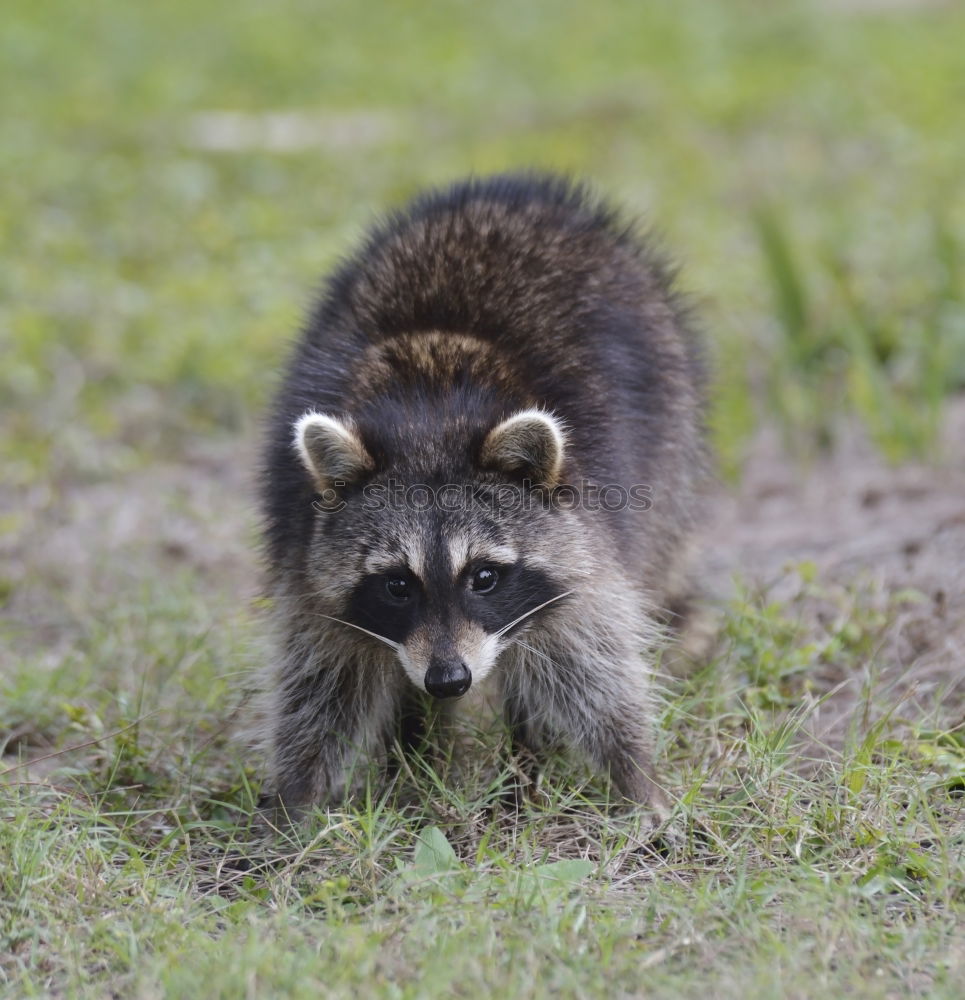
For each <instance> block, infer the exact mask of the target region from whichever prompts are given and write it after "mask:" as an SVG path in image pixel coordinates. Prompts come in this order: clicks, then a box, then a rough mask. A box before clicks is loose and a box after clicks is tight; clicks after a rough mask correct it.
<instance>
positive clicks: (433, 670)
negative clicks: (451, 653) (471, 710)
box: [425, 659, 472, 698]
mask: <svg viewBox="0 0 965 1000" xmlns="http://www.w3.org/2000/svg"><path fill="white" fill-rule="evenodd" d="M471 684H472V673H471V672H470V670H469V667H467V666H466V664H465V663H463V662H462V660H438V659H432V660H430V661H429V669H428V670H427V671H426V677H425V685H426V691H428V692H429V694H431V695H432V697H433V698H458V697H459V695H461V694H465V693H466V692H467V691H468V690H469V687H470V685H471Z"/></svg>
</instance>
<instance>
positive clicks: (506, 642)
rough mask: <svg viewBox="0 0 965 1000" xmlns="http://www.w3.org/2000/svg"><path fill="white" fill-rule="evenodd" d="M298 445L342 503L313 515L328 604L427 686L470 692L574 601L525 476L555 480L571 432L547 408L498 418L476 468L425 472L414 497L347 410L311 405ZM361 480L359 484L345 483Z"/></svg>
mask: <svg viewBox="0 0 965 1000" xmlns="http://www.w3.org/2000/svg"><path fill="white" fill-rule="evenodd" d="M295 441H296V446H297V448H298V451H299V454H300V455H301V458H302V461H303V462H304V463H305V465H306V467H307V468H308V470H309V472H310V473H311V474H312V475H313V477H314V479H315V482H316V485H317V486H318V487H319V489H320V493H322V494H323V495H325V494H324V491H326V490H327V491H337V492H335V493H334V494H333V493H330V494H329V495H330V496H331V495H335V496H337V497H338V498H339V499H338V502H337V503H336V504H334V505H333V510H332V511H331V512H328V511H326V512H321V513H319V514H318V515H317V518H318V520H317V522H316V536H315V537H316V545H315V550H314V553H313V556H312V558H311V563H312V565H311V567H310V572H311V574H312V577H313V580H314V581H315V582H316V589H317V591H318V593H319V595H320V597H321V598H322V601H323V603H324V604H325V605H326V606H327V607H329V608H332V609H334V610H333V611H332V614H331V615H330V616H329V617H331V618H333V619H335V620H336V621H338V622H341V623H342V624H343V625H344V626H345V627H346V628H354V629H356V630H359V631H361V632H364V633H367V634H368V635H369V636H370V637H371V638H372V639H378V640H380V641H381V642H383V643H384V644H387V645H389V646H391V647H392V648H393V649H394V650H395V652H396V654H397V656H398V659H399V661H400V663H401V665H402V667H403V669H404V670H405V673H406V675H407V676H408V678H409V679H410V680H411V681H412V683H413V684H415V685H416V686H417V687H419V688H420V689H422V690H425V691H427V692H428V693H429V694H431V695H433V696H435V697H437V698H450V697H457V696H459V695H463V694H465V693H466V692H467V691H468V690H469V689H470V687H471V686H472V685H473V684H474V683H478V682H479V681H481V680H482V679H483V678H485V677H486V676H487V675H488V674H489V673H490V672H491V671H492V670H493V668H494V667H495V666H496V663H497V661H498V659H499V657H500V654H501V653H502V652H503V651H504V650H506V649H507V648H508V647H509V646H510V645H511V644H512V643H514V642H516V641H518V639H519V637H520V635H521V633H522V632H523V631H524V630H525V629H527V628H530V627H533V626H534V625H536V624H537V623H538V622H539V621H540V619H541V618H542V615H543V613H549V612H550V611H551V609H553V608H554V607H556V606H558V604H559V603H561V602H562V600H563V598H565V597H566V596H567V594H568V589H569V588H568V586H567V581H566V579H564V578H563V577H562V575H561V574H560V573H559V572H558V570H557V568H556V567H557V566H558V565H559V555H560V554H559V553H558V552H554V547H553V546H554V537H555V538H556V540H557V541H556V544H558V537H559V535H558V532H556V533H554V531H553V528H554V524H553V522H554V521H555V520H556V519H558V518H559V517H560V516H561V515H560V514H559V512H554V511H552V510H550V509H549V508H548V507H547V505H546V504H545V503H542V502H540V500H539V499H534V498H533V497H532V496H531V495H530V491H529V490H528V489H527V487H525V486H524V485H523V484H522V478H526V479H528V480H529V481H530V482H535V483H539V484H541V485H552V484H554V483H555V479H556V477H557V476H558V475H559V470H560V466H561V462H562V449H563V444H564V438H563V433H562V430H561V427H560V425H559V422H558V421H556V420H555V418H553V417H552V416H551V415H549V414H546V413H543V412H541V411H524V412H522V413H520V414H517V415H515V416H514V417H510V418H509V419H508V420H505V421H503V422H502V423H500V424H499V425H497V426H496V427H495V428H493V429H492V430H491V431H490V432H489V434H488V435H487V436H486V438H485V441H484V444H483V448H482V450H481V452H480V456H479V461H480V463H481V465H482V468H481V469H480V472H479V474H478V475H476V476H474V477H473V478H472V479H471V480H466V481H464V482H457V483H451V482H447V481H445V480H441V479H439V478H438V476H433V477H432V480H431V481H430V482H426V481H425V479H424V478H423V479H422V480H421V481H420V483H419V489H420V490H421V491H422V492H421V493H419V494H418V496H416V495H412V496H408V497H407V495H406V492H405V484H402V485H399V483H398V481H397V480H396V479H395V478H394V476H393V475H392V474H391V472H388V471H386V470H381V471H378V472H376V471H374V469H373V466H374V463H373V462H372V459H371V458H370V456H369V453H368V451H367V449H366V448H365V446H364V444H363V442H362V439H361V437H360V435H359V434H358V431H357V429H356V428H355V426H354V424H353V423H352V422H351V421H350V420H348V419H336V418H333V417H330V416H326V415H322V414H315V413H310V414H306V415H305V416H304V417H302V418H301V419H300V420H299V421H298V424H297V425H296V433H295ZM522 465H525V468H522V472H523V473H524V476H518V473H519V472H520V471H521V466H522ZM510 475H512V477H518V478H519V479H520V482H519V483H518V485H513V484H514V482H515V479H510V478H508V477H509V476H510ZM336 481H337V482H339V483H341V484H342V486H340V487H336V485H335V484H336ZM360 481H364V483H365V488H364V489H358V490H352V489H345V488H344V484H347V483H352V482H360ZM393 483H395V490H396V493H395V497H394V498H393V495H392V492H391V491H392V489H393ZM443 487H445V488H446V491H447V492H445V493H444V492H443ZM428 490H432V491H433V502H432V503H431V504H427V503H426V502H425V500H426V498H427V496H428ZM507 490H508V491H510V492H507ZM513 490H516V491H517V494H516V495H517V496H518V502H517V503H513V502H511V501H512V497H513V493H512V491H513ZM500 497H501V498H502V502H501V503H497V501H498V500H499V498H500ZM334 508H339V509H334ZM335 566H337V567H338V572H337V573H336V572H334V567H335ZM359 638H360V639H361V636H360V637H359ZM362 641H365V640H362Z"/></svg>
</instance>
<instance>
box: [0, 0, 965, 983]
mask: <svg viewBox="0 0 965 1000" xmlns="http://www.w3.org/2000/svg"><path fill="white" fill-rule="evenodd" d="M5 22H6V23H5V30H4V32H3V36H2V38H0V55H2V58H0V94H2V95H3V98H2V99H3V101H4V105H5V107H4V110H5V113H4V115H3V116H2V117H0V129H2V132H3V134H2V136H0V163H3V165H4V166H5V167H6V168H7V171H6V173H8V174H9V175H10V176H12V177H14V178H15V180H16V183H15V184H13V185H10V186H8V189H7V190H6V191H5V195H4V205H3V207H2V208H0V215H2V219H3V225H2V226H0V246H2V249H3V256H4V261H5V267H4V269H3V272H2V273H0V289H2V291H0V342H2V343H3V350H4V365H3V366H2V367H0V392H2V399H3V411H4V412H3V421H2V424H0V554H2V568H0V748H2V762H0V818H2V822H0V995H10V996H16V997H19V996H25V995H54V996H103V995H116V996H144V997H155V996H181V995H185V996H196V995H211V996H224V997H235V996H239V995H250V996H255V995H276V994H277V995H287V996H293V997H300V996H303V995H304V996H317V995H318V994H319V993H320V992H324V993H325V994H326V995H329V996H348V995H355V996H357V995H359V994H361V995H364V996H386V997H410V996H411V997H423V996H435V995H456V996H461V995H467V996H470V995H471V996H476V995H480V994H486V993H490V992H500V993H503V994H506V995H509V996H544V995H545V996H549V995H560V996H574V997H583V996H596V995H606V996H611V995H612V996H618V997H624V996H625V997H636V996H667V997H677V996H698V995H705V994H706V993H707V991H708V990H709V989H712V990H713V991H714V992H715V993H716V994H719V995H720V996H722V997H742V998H746V997H784V996H791V997H796V996H801V997H804V996H822V995H823V996H841V995H856V996H870V997H898V996H921V995H928V996H948V997H956V996H958V995H960V983H961V982H962V980H963V978H965V931H963V929H962V928H963V926H965V921H963V919H962V918H963V914H965V838H963V834H962V830H963V829H965V815H963V803H965V798H963V795H962V793H963V790H965V735H963V729H962V726H963V724H965V586H963V583H965V581H963V575H965V463H963V462H962V455H961V441H962V440H963V438H965V395H963V390H965V275H963V268H962V260H963V256H962V254H963V247H965V237H963V234H965V199H963V198H962V190H963V189H962V179H961V162H962V156H963V153H965V148H963V143H965V139H963V136H965V117H963V108H965V103H963V102H962V101H961V95H962V94H963V93H965V89H963V88H965V71H963V68H962V62H961V57H960V48H961V46H960V38H961V37H962V34H963V32H965V18H963V13H962V11H961V10H960V9H959V8H958V7H957V6H955V5H953V4H943V3H927V4H925V3H910V2H899V3H896V2H888V3H880V2H874V3H869V2H864V0H863V2H861V3H853V2H849V3H843V2H827V0H825V2H817V0H815V2H813V3H803V2H802V3H789V4H787V5H774V6H773V7H769V8H768V9H767V10H764V9H763V8H761V6H760V5H758V4H755V3H752V2H750V0H746V2H745V0H739V2H735V3H733V4H728V5H717V4H713V3H710V2H687V3H684V4H674V5H670V4H667V5H662V4H653V5H633V4H621V3H616V2H606V3H602V4H600V5H597V6H596V7H595V8H594V15H593V17H592V18H591V17H588V16H587V13H586V9H585V8H583V7H581V6H578V5H569V4H561V5H554V6H553V7H552V8H551V7H550V5H547V4H541V3H537V4H533V5H527V6H526V7H523V8H520V7H519V5H510V4H505V3H501V2H496V3H494V4H491V5H487V6H486V7H485V8H478V9H477V7H475V6H473V7H471V6H469V5H460V4H453V5H445V6H442V5H440V6H439V7H438V8H434V9H431V10H430V9H429V7H428V6H427V7H421V6H420V7H419V8H410V7H409V6H408V5H406V4H403V3H394V2H384V3H381V4H380V5H379V6H378V8H377V9H375V10H373V13H372V16H371V17H370V18H366V19H364V21H363V20H362V19H360V18H359V17H358V12H357V8H356V7H355V6H354V5H350V4H342V3H335V2H333V3H330V4H326V5H325V6H324V8H319V9H318V10H314V9H312V8H311V6H310V5H305V4H299V3H295V2H290V3H284V4H276V5H272V6H271V7H267V6H264V7H263V6H262V5H261V4H259V3H258V2H257V0H243V2H241V3H234V4H230V5H229V4H226V3H218V2H215V3H212V4H209V5H205V7H204V9H203V10H199V9H196V8H195V7H194V6H192V5H189V4H187V3H186V2H183V0H171V2H169V3H166V4H159V5H153V6H151V7H150V8H143V9H137V8H133V7H128V6H123V5H119V4H117V3H110V2H107V0H100V2H96V3H93V4H89V5H86V6H84V7H83V8H76V7H70V6H67V5H59V4H58V5H54V6H50V5H43V7H42V8H41V7H40V6H38V5H34V4H28V3H20V2H14V3H13V5H12V7H11V9H10V11H9V13H6V14H5ZM531 164H536V165H540V166H548V167H554V168H564V169H571V170H574V171H577V172H579V173H581V174H586V175H589V176H591V177H592V178H593V179H594V180H595V181H596V182H597V183H598V185H599V186H600V188H601V189H602V190H604V191H606V192H607V193H609V194H610V195H611V196H613V197H614V198H615V199H616V200H618V201H619V202H621V203H623V204H626V205H627V206H628V207H629V209H630V211H631V212H632V213H634V214H638V215H643V216H645V217H646V218H647V219H648V220H649V222H650V224H651V225H652V226H654V227H655V229H656V230H657V231H658V233H659V236H660V238H661V240H662V241H663V242H664V244H665V245H666V246H668V247H669V248H671V249H672V250H673V252H674V253H675V255H676V256H677V257H678V258H679V259H680V261H681V265H682V270H681V283H682V285H683V287H684V289H685V291H686V292H687V293H688V294H689V295H690V296H691V298H692V300H693V303H694V307H695V313H696V315H697V316H699V318H700V322H701V325H702V326H703V328H704V330H705V333H706V338H707V341H708V349H709V354H710V361H711V368H712V370H713V372H714V378H713V390H712V404H711V409H710V412H709V415H708V423H709V427H710V433H711V437H712V440H713V444H714V449H715V453H716V455H717V456H718V477H717V482H716V484H715V486H714V487H713V490H712V495H711V497H710V501H709V503H708V519H707V524H706V527H705V530H704V533H703V538H702V546H701V554H700V556H699V558H698V561H697V563H696V566H697V578H698V582H699V584H700V587H701V592H702V594H703V606H702V611H701V614H700V615H699V616H698V617H697V621H696V624H695V625H694V627H693V628H692V629H689V630H688V631H687V632H686V633H685V635H684V637H683V639H684V645H685V649H689V650H691V651H692V652H693V653H694V656H693V657H691V658H688V657H687V656H686V655H683V654H681V653H679V652H668V653H667V654H666V656H665V658H664V661H663V662H662V664H661V677H662V681H661V691H662V708H661V734H662V735H661V747H660V758H661V761H662V766H663V768H664V772H665V776H666V781H667V785H668V788H669V789H670V790H671V792H672V794H673V796H674V798H675V800H676V801H677V803H678V805H677V809H676V814H675V816H674V818H673V820H672V822H671V824H670V826H669V827H668V828H667V829H665V830H658V831H657V832H656V834H655V835H653V831H651V830H650V827H649V824H648V823H647V822H646V820H645V818H641V817H634V816H626V815H622V814H620V813H619V812H617V811H613V810H612V809H607V788H606V785H605V783H603V782H600V781H598V780H588V779H587V777H586V776H585V775H584V774H583V773H582V771H581V770H580V769H579V767H578V766H577V765H576V764H574V762H572V761H566V760H559V761H555V762H553V763H552V764H551V766H550V767H549V768H548V769H547V771H546V773H545V774H544V775H543V776H542V778H541V781H540V784H539V785H538V787H536V788H534V789H532V790H531V791H532V796H531V801H530V802H529V803H528V804H527V805H526V806H525V807H524V808H523V809H522V811H521V812H518V813H517V812H514V811H510V810H508V809H507V808H506V807H505V805H503V804H501V798H500V795H499V789H498V787H497V786H496V785H495V784H494V783H493V780H492V779H493V773H492V772H493V767H495V764H494V761H495V749H496V748H495V746H494V745H493V743H492V741H491V740H488V741H487V740H481V741H480V743H479V745H478V769H477V770H475V771H472V770H471V771H470V773H469V774H467V775H463V777H462V780H461V783H459V782H456V781H455V780H454V779H453V775H451V774H447V773H443V774H437V773H436V771H435V770H433V769H432V768H429V767H426V768H423V769H420V768H416V773H413V774H411V775H408V776H404V779H403V780H401V781H400V782H399V783H398V784H397V785H395V786H392V787H389V788H387V789H386V788H385V787H384V786H382V785H379V784H378V783H374V784H373V785H372V790H371V793H370V795H369V797H368V798H367V799H366V800H365V801H363V802H356V803H353V804H351V805H347V806H345V807H339V808H335V809H332V810H330V811H328V812H322V813H320V814H319V815H318V816H317V817H316V820H315V822H314V823H313V824H311V825H309V826H308V827H306V829H305V830H303V831H300V832H299V833H298V834H297V835H294V836H292V837H289V838H287V839H286V838H280V839H275V840H272V841H269V842H266V841H265V840H264V839H263V838H262V836H261V834H260V832H259V830H258V829H256V828H255V827H253V826H252V816H253V811H254V809H253V806H254V802H255V801H256V799H257V795H258V791H259V782H260V776H261V773H262V762H261V760H260V758H259V757H258V754H257V753H256V752H254V751H251V750H250V749H248V748H247V747H246V745H245V743H244V742H243V740H242V739H240V738H239V736H238V731H239V730H240V729H241V728H243V720H244V717H245V699H246V691H247V689H248V687H249V681H250V676H251V671H252V670H253V669H254V668H256V667H257V666H259V665H260V664H261V662H262V661H263V659H264V657H265V656H266V655H267V653H266V647H265V643H264V632H265V629H264V608H263V605H262V601H261V598H260V595H259V577H258V561H257V537H256V536H257V531H256V527H257V525H256V520H255V514H254V503H253V470H254V465H255V455H256V453H257V446H258V437H259V426H260V425H259V421H260V415H261V413H262V411H263V407H264V405H265V401H266V399H267V396H268V394H269V392H270V390H271V387H272V385H273V384H274V379H275V377H276V374H275V373H276V371H277V368H278V366H279V365H280V363H281V361H282V358H283V356H284V352H285V348H286V343H287V341H288V339H289V338H290V337H291V336H292V335H293V334H294V331H295V330H296V329H297V325H298V322H299V319H300V316H301V315H302V314H303V310H304V307H305V305H306V303H307V302H308V300H309V299H310V297H311V295H312V293H313V289H314V288H315V287H316V284H317V281H318V276H319V275H320V274H322V273H323V271H324V270H325V269H326V268H327V267H329V266H331V264H332V263H333V261H334V260H335V258H336V257H337V255H338V254H339V253H341V252H343V251H344V249H345V248H346V247H347V246H348V245H350V244H351V242H352V241H353V240H354V239H356V238H357V236H358V234H359V233H360V232H361V229H362V228H363V227H364V225H365V224H366V222H367V221H368V220H369V219H370V218H371V215H372V213H374V212H377V211H378V210H380V209H381V208H383V207H384V206H386V205H389V204H393V203H395V202H397V201H398V200H399V199H401V198H403V197H405V196H406V195H408V194H409V193H411V192H413V191H414V190H415V189H416V188H418V187H419V186H421V185H423V184H425V183H429V182H435V181H443V180H446V179H449V178H451V177H453V176H457V175H459V174H462V173H465V172H467V171H470V170H475V171H484V170H489V169H497V168H503V167H508V166H522V165H531Z"/></svg>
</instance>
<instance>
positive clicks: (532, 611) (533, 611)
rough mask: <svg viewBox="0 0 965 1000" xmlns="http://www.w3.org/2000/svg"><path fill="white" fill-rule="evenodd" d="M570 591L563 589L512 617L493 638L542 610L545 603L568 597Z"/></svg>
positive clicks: (548, 603)
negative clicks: (516, 616)
mask: <svg viewBox="0 0 965 1000" xmlns="http://www.w3.org/2000/svg"><path fill="white" fill-rule="evenodd" d="M572 593H573V591H572V590H565V591H564V592H563V593H562V594H557V595H556V597H551V598H550V599H549V600H548V601H543V603H542V604H537V605H536V607H535V608H530V610H529V611H527V612H526V613H525V614H522V615H520V616H519V617H518V618H514V619H513V620H512V621H511V622H510V623H509V624H508V625H504V626H503V627H502V628H501V629H500V630H499V631H498V632H497V633H496V634H495V636H494V637H493V638H495V639H498V638H499V637H500V636H501V635H505V634H506V633H507V632H508V631H509V630H510V629H511V628H513V627H515V626H516V625H518V624H519V623H520V622H521V621H524V620H525V619H526V618H529V616H530V615H535V614H536V612H537V611H542V610H543V608H545V607H546V606H547V605H550V604H552V603H553V602H554V601H560V600H562V599H563V598H564V597H569V596H570V594H572Z"/></svg>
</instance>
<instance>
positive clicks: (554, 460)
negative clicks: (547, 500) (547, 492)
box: [479, 410, 566, 487]
mask: <svg viewBox="0 0 965 1000" xmlns="http://www.w3.org/2000/svg"><path fill="white" fill-rule="evenodd" d="M565 447H566V435H565V433H564V431H563V425H562V423H561V422H560V421H559V420H558V419H557V418H556V417H555V416H553V414H552V413H547V412H546V411H545V410H521V411H520V412H519V413H514V414H513V415H512V416H511V417H507V418H506V419H505V420H504V421H503V422H502V423H501V424H497V425H496V426H495V427H494V428H493V429H492V430H491V431H490V432H489V433H488V434H487V435H486V440H485V441H483V446H482V451H481V452H480V456H479V458H480V461H481V463H482V465H483V466H484V467H486V468H491V469H498V470H499V471H500V472H505V473H508V474H509V475H511V476H520V477H522V478H523V479H528V480H529V481H530V482H531V483H532V484H533V485H534V486H549V487H553V486H555V485H556V484H557V483H558V482H559V478H560V473H561V472H562V469H563V452H564V450H565Z"/></svg>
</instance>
